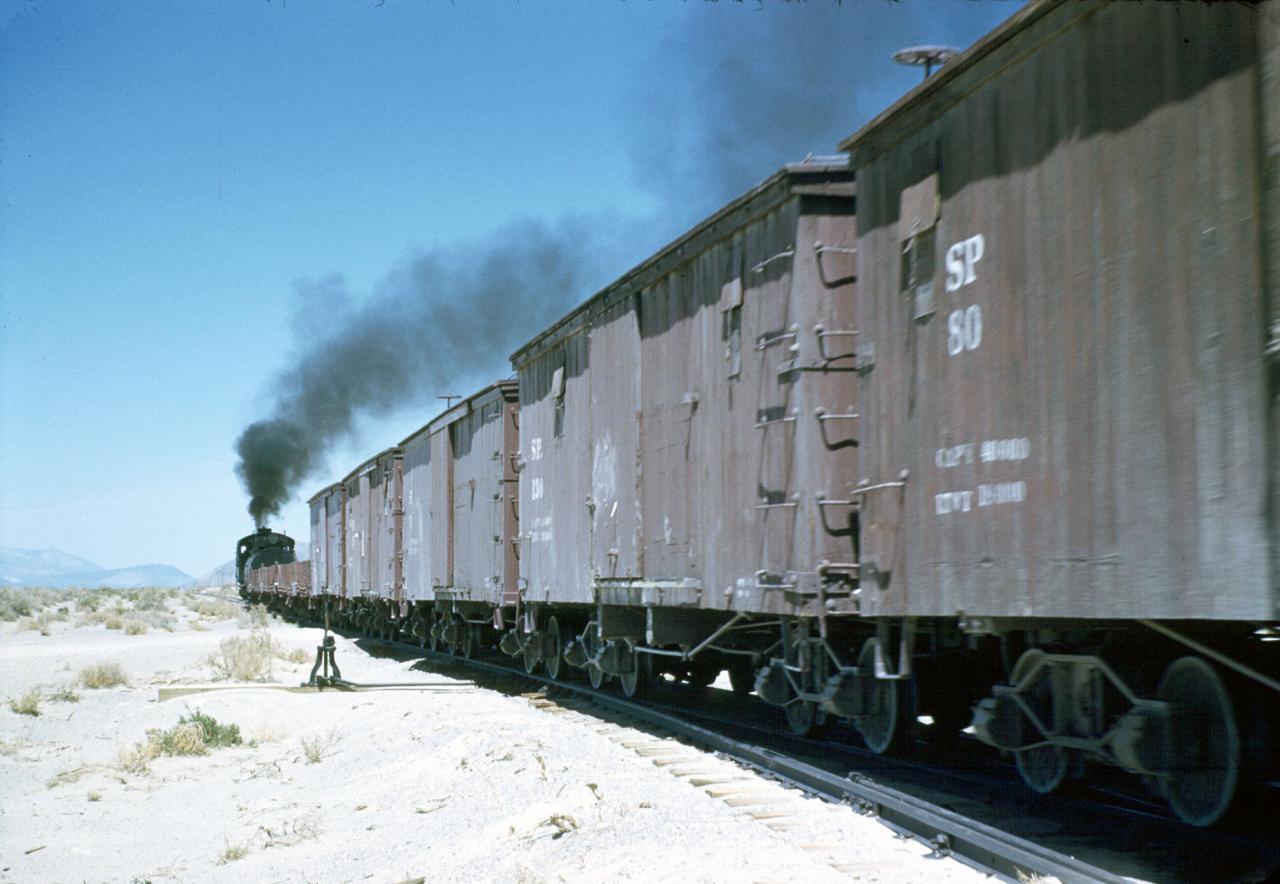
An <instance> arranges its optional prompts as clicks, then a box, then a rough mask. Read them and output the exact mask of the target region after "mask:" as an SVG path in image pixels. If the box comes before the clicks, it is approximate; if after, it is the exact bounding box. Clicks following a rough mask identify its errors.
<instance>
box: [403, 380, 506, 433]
mask: <svg viewBox="0 0 1280 884" xmlns="http://www.w3.org/2000/svg"><path fill="white" fill-rule="evenodd" d="M515 389H516V382H515V381H514V380H511V379H510V378H506V379H504V380H501V381H494V382H493V383H492V384H489V386H487V387H484V388H482V389H480V390H479V391H477V392H475V393H472V394H471V395H470V396H468V397H467V398H465V399H463V400H462V401H461V402H459V403H458V404H457V405H454V406H452V407H450V408H447V409H445V410H444V411H442V412H441V413H440V414H438V415H436V416H435V417H433V418H432V419H431V420H429V421H427V423H425V424H423V425H422V426H421V427H419V428H418V429H416V430H414V431H413V432H412V433H410V434H409V435H408V436H405V437H404V439H403V440H401V442H400V445H399V448H401V449H403V448H407V447H408V446H409V443H410V442H413V441H415V440H417V439H418V438H419V437H421V436H423V435H424V434H430V433H437V432H439V431H440V430H441V429H442V428H444V427H447V426H449V424H451V423H453V422H454V421H456V420H458V419H459V418H462V417H466V416H467V415H468V414H470V413H471V411H472V410H473V409H474V408H475V405H476V403H477V402H479V401H480V400H481V399H489V398H492V397H493V396H494V395H495V394H501V395H503V396H513V395H514V393H515Z"/></svg>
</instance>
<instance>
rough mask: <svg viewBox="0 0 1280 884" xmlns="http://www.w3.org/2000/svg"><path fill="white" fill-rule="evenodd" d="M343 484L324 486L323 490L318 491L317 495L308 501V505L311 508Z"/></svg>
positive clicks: (336, 483) (335, 483)
mask: <svg viewBox="0 0 1280 884" xmlns="http://www.w3.org/2000/svg"><path fill="white" fill-rule="evenodd" d="M343 481H346V480H345V479H344V480H343ZM341 484H342V482H334V483H333V484H332V485H326V486H324V487H323V488H321V489H320V490H319V491H317V492H316V493H315V494H313V495H311V497H309V498H308V499H307V505H308V506H310V505H311V504H313V503H315V502H316V501H317V500H319V499H320V498H322V497H324V496H325V495H327V494H328V493H329V492H331V491H334V490H335V489H337V487H338V486H339V485H341Z"/></svg>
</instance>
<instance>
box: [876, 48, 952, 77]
mask: <svg viewBox="0 0 1280 884" xmlns="http://www.w3.org/2000/svg"><path fill="white" fill-rule="evenodd" d="M959 54H960V50H959V49H951V48H950V47H947V46H908V47H907V48H906V49H899V50H898V51H897V52H895V53H894V54H893V60H894V61H896V62H897V63H898V64H914V65H923V66H924V78H925V79H926V80H927V79H929V75H930V74H932V73H933V68H934V66H935V65H936V66H938V67H941V66H942V65H944V64H946V63H947V62H949V61H950V60H951V59H953V58H955V57H956V56H957V55H959Z"/></svg>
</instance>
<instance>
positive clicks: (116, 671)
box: [80, 663, 129, 689]
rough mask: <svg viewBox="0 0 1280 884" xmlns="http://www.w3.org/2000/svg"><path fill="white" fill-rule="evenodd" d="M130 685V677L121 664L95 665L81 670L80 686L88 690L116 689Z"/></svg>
mask: <svg viewBox="0 0 1280 884" xmlns="http://www.w3.org/2000/svg"><path fill="white" fill-rule="evenodd" d="M128 683H129V677H128V676H127V675H125V673H124V670H123V669H121V668H120V664H119V663H95V664H94V665H92V666H86V667H85V668H84V669H81V670H80V684H81V685H83V686H84V687H86V688H91V689H97V688H114V687H119V686H120V685H127V684H128Z"/></svg>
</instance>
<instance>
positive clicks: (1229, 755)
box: [1157, 657, 1240, 826]
mask: <svg viewBox="0 0 1280 884" xmlns="http://www.w3.org/2000/svg"><path fill="white" fill-rule="evenodd" d="M1157 693H1158V696H1159V697H1160V699H1161V700H1163V701H1165V702H1166V703H1169V704H1170V705H1171V706H1173V707H1174V710H1173V717H1172V721H1171V729H1172V739H1170V741H1169V745H1170V746H1172V747H1173V755H1172V757H1171V758H1170V765H1169V767H1170V771H1169V776H1167V777H1164V778H1162V779H1161V791H1162V792H1163V793H1164V797H1165V800H1166V801H1168V802H1169V806H1170V807H1172V808H1173V810H1174V812H1175V813H1176V814H1177V815H1178V816H1179V817H1181V818H1182V820H1183V822H1186V823H1189V824H1190V825H1193V826H1211V825H1213V824H1214V823H1216V822H1218V820H1220V819H1222V817H1223V815H1224V814H1226V812H1227V808H1228V807H1230V806H1231V799H1232V798H1234V797H1235V792H1236V784H1237V782H1238V781H1239V779H1240V730H1239V728H1238V726H1237V725H1236V714H1235V706H1234V704H1233V703H1232V702H1231V695H1230V693H1228V691H1227V687H1226V685H1224V684H1223V683H1222V679H1221V678H1219V677H1218V673H1216V672H1214V670H1213V667H1211V666H1210V665H1209V664H1208V663H1206V662H1205V661H1204V660H1202V659H1200V658H1199V657H1180V658H1179V659H1177V660H1174V661H1173V662H1172V663H1170V664H1169V668H1168V669H1166V670H1165V671H1164V678H1163V679H1161V681H1160V689H1159V691H1158V692H1157Z"/></svg>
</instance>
